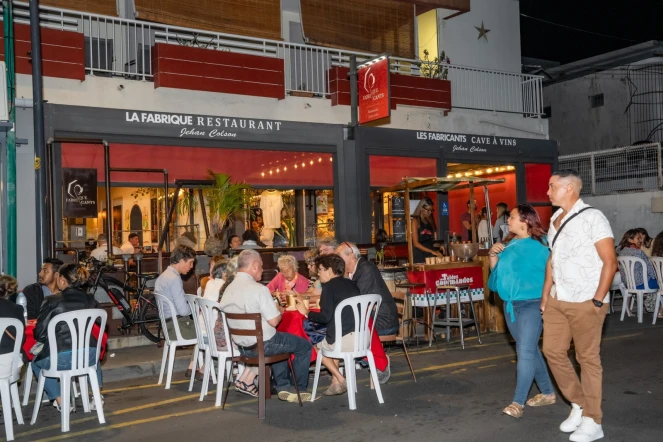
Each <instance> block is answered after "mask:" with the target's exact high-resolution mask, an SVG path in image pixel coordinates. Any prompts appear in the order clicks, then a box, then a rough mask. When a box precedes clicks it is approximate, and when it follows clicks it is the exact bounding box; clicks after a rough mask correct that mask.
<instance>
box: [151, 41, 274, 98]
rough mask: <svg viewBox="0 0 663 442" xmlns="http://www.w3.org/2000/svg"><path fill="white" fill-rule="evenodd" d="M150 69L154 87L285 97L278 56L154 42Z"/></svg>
mask: <svg viewBox="0 0 663 442" xmlns="http://www.w3.org/2000/svg"><path fill="white" fill-rule="evenodd" d="M152 71H153V73H154V87H155V88H158V87H171V88H177V89H189V90H196V91H207V92H220V93H227V94H237V95H252V96H255V97H270V98H278V99H279V100H282V99H284V98H285V85H284V78H285V77H284V64H283V60H282V59H280V58H273V57H261V56H256V55H246V54H236V53H233V52H222V51H216V50H212V49H203V48H193V47H188V46H176V45H171V44H165V43H157V44H156V45H154V47H153V48H152Z"/></svg>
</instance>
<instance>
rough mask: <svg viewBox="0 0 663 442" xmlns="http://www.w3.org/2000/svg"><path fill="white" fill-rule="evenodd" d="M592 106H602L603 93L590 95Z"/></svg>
mask: <svg viewBox="0 0 663 442" xmlns="http://www.w3.org/2000/svg"><path fill="white" fill-rule="evenodd" d="M589 99H590V101H591V103H592V107H601V106H603V94H596V95H592V96H591V97H589Z"/></svg>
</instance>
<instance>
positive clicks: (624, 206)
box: [583, 192, 663, 243]
mask: <svg viewBox="0 0 663 442" xmlns="http://www.w3.org/2000/svg"><path fill="white" fill-rule="evenodd" d="M662 197H663V192H642V193H629V194H627V195H604V196H592V197H583V200H584V201H585V202H586V203H587V204H589V205H591V206H592V207H596V208H597V209H599V210H601V211H602V212H603V214H604V215H605V216H606V217H607V218H608V221H610V226H611V227H612V233H613V235H614V236H615V243H619V241H620V240H621V238H622V236H623V235H624V232H626V231H627V230H628V229H633V228H636V227H644V228H645V229H647V232H649V235H650V236H651V237H652V238H653V237H655V236H656V235H658V234H659V233H660V232H661V231H663V213H652V211H651V200H652V198H662Z"/></svg>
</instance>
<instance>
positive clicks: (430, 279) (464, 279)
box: [408, 266, 483, 293]
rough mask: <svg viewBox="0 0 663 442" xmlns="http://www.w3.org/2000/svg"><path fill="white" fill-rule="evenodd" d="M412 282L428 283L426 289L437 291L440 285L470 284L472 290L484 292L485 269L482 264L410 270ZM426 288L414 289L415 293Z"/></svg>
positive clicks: (409, 276) (409, 274)
mask: <svg viewBox="0 0 663 442" xmlns="http://www.w3.org/2000/svg"><path fill="white" fill-rule="evenodd" d="M408 279H409V280H410V281H411V282H419V283H424V284H426V289H428V290H430V291H431V293H435V291H436V289H437V286H438V285H459V284H463V285H469V286H470V290H472V291H473V292H474V293H476V292H477V291H478V290H481V291H482V292H483V269H482V267H481V266H473V267H461V268H457V269H444V270H422V271H416V270H415V271H410V272H408ZM423 291H424V289H423V288H422V289H419V290H418V291H417V290H413V291H412V292H413V293H415V292H416V293H423Z"/></svg>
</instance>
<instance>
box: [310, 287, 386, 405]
mask: <svg viewBox="0 0 663 442" xmlns="http://www.w3.org/2000/svg"><path fill="white" fill-rule="evenodd" d="M381 301H382V297H381V296H380V295H360V296H353V297H352V298H348V299H346V300H344V301H343V302H341V303H340V304H338V306H337V307H336V311H335V312H334V324H335V327H336V336H335V338H334V339H335V340H334V350H333V351H326V350H320V351H318V359H317V360H316V362H315V379H314V381H313V392H312V394H311V402H313V401H314V400H315V394H316V391H317V389H318V380H319V378H320V367H321V366H322V357H323V356H324V357H327V358H331V359H342V360H343V362H344V365H345V380H346V383H347V385H348V402H349V405H350V410H356V409H357V403H356V400H355V393H356V392H357V374H356V368H355V369H354V370H353V369H352V367H355V364H354V361H355V359H358V358H367V359H368V366H369V367H370V371H371V378H372V380H373V385H374V386H375V393H376V394H377V396H378V402H379V403H381V404H384V400H383V399H382V390H381V389H380V382H378V373H377V370H376V368H375V359H374V358H373V352H372V351H371V338H372V336H373V329H374V328H375V327H374V326H369V324H375V321H376V319H377V315H378V310H380V303H381ZM344 307H350V308H352V313H353V314H354V321H355V332H354V333H355V334H354V344H353V350H352V351H347V352H344V351H342V345H341V342H342V339H343V327H342V325H341V312H342V311H343V308H344ZM371 319H372V322H371Z"/></svg>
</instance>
